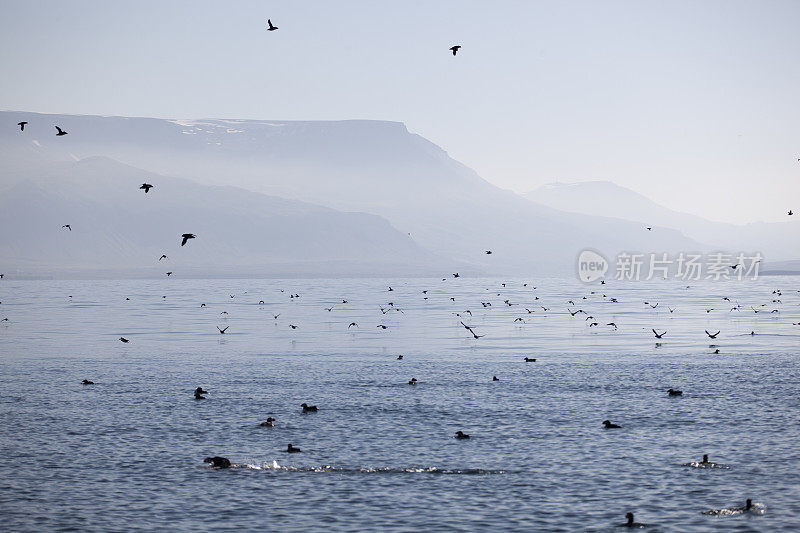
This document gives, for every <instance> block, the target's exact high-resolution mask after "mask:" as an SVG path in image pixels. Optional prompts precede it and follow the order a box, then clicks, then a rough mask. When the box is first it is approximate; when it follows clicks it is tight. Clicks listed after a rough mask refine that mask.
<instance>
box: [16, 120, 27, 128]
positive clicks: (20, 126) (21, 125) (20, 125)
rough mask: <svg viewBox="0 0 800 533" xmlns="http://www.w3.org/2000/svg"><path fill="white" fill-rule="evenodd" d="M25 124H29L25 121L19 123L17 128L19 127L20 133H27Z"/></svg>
mask: <svg viewBox="0 0 800 533" xmlns="http://www.w3.org/2000/svg"><path fill="white" fill-rule="evenodd" d="M25 124H27V122H25V121H24V120H23V121H22V122H17V126H19V131H25Z"/></svg>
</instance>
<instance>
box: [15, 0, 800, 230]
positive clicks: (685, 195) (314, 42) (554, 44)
mask: <svg viewBox="0 0 800 533" xmlns="http://www.w3.org/2000/svg"><path fill="white" fill-rule="evenodd" d="M0 6H1V7H0V71H1V72H2V73H3V74H2V77H0V107H1V108H3V109H6V110H30V111H41V112H54V113H83V114H115V115H132V116H151V117H169V118H201V117H213V118H252V119H290V120H291V119H298V120H300V119H302V120H314V119H350V118H363V119H386V120H396V121H402V122H405V123H406V124H407V125H408V127H409V129H410V130H412V131H414V132H416V133H419V134H421V135H423V136H425V137H427V138H428V139H430V140H432V141H434V142H436V143H437V144H439V145H440V146H442V147H443V148H444V149H445V150H447V151H448V152H449V153H450V155H452V156H453V157H455V158H456V159H458V160H460V161H462V162H464V163H465V164H467V165H469V166H471V167H472V168H474V169H475V170H477V171H478V172H479V173H480V174H481V175H482V176H483V177H484V178H486V179H487V180H489V181H491V182H493V183H495V184H497V185H499V186H502V187H506V188H510V189H514V190H516V191H520V192H524V191H527V190H530V189H533V188H535V187H537V186H539V185H541V184H544V183H548V182H551V181H556V180H558V181H584V180H592V179H609V180H612V181H614V182H616V183H619V184H620V185H624V186H628V187H631V188H633V189H635V190H637V191H638V192H641V193H643V194H645V195H647V196H650V197H651V198H653V199H654V200H656V201H659V202H660V203H663V204H665V205H667V206H668V207H672V208H675V209H679V210H683V211H687V212H693V213H697V214H702V215H705V216H707V217H709V218H712V219H717V220H725V221H738V222H743V221H749V220H758V219H763V220H786V219H788V217H787V216H786V211H787V210H788V209H789V208H792V209H794V210H795V211H798V212H800V162H798V158H799V157H800V131H799V129H798V128H799V126H800V1H797V0H788V1H755V0H752V1H730V0H725V1H684V2H681V1H672V0H671V1H659V2H656V1H641V0H637V1H624V2H620V1H617V2H608V1H596V0H592V1H572V2H561V1H558V2H557V1H551V2H534V1H500V0H499V1H497V2H486V1H480V2H479V1H467V0H458V1H433V0H424V1H402V2H383V1H378V0H369V1H341V2H332V1H330V0H316V1H315V0H305V1H302V2H300V1H284V2H265V1H254V2H244V1H237V2H202V1H197V0H191V1H173V2H168V1H136V2H127V3H124V4H123V3H122V2H108V1H83V2H81V1H69V2H64V1H18V2H11V1H6V0H2V1H1V2H0ZM267 18H271V19H272V21H273V23H274V24H275V25H277V26H278V27H279V28H280V29H279V30H278V31H276V32H267V31H266V29H265V28H266V21H267ZM453 44H460V45H462V46H463V48H462V49H461V51H460V52H459V54H458V56H457V57H453V56H452V55H451V54H450V52H449V51H448V48H449V47H450V46H452V45H453Z"/></svg>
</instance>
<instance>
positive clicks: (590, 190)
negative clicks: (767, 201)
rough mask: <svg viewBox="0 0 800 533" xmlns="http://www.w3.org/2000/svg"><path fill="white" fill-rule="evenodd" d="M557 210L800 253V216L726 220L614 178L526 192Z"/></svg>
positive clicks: (771, 254)
mask: <svg viewBox="0 0 800 533" xmlns="http://www.w3.org/2000/svg"><path fill="white" fill-rule="evenodd" d="M524 196H525V197H526V198H528V199H530V200H532V201H535V202H539V203H541V204H544V205H547V206H549V207H552V208H554V209H560V210H563V211H571V212H575V213H583V214H588V215H596V216H614V217H618V218H622V219H625V220H631V221H636V222H639V223H641V224H645V225H648V226H662V227H667V228H675V229H676V230H679V231H681V232H682V233H683V234H685V235H687V236H689V237H691V238H692V239H694V240H696V241H698V242H701V243H705V245H706V246H707V247H709V248H713V249H721V250H735V251H737V252H756V251H758V252H761V253H762V254H763V255H764V256H765V257H766V258H767V260H769V261H785V260H791V259H796V258H798V257H800V219H797V220H791V219H790V217H788V216H787V219H790V220H787V221H786V222H769V223H767V222H755V223H750V224H742V225H735V224H725V223H722V222H712V221H709V220H706V219H704V218H702V217H699V216H695V215H690V214H686V213H681V212H678V211H673V210H671V209H668V208H666V207H664V206H661V205H659V204H657V203H656V202H654V201H652V200H650V199H649V198H647V197H645V196H642V195H641V194H639V193H637V192H635V191H632V190H631V189H628V188H625V187H620V186H619V185H616V184H614V183H612V182H610V181H586V182H580V183H551V184H548V185H543V186H541V187H539V188H538V189H536V190H534V191H531V192H529V193H527V194H525V195H524Z"/></svg>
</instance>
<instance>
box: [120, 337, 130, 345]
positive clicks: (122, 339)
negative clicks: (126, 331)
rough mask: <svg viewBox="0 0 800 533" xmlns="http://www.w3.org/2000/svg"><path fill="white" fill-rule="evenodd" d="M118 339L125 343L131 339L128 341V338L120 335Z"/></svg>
mask: <svg viewBox="0 0 800 533" xmlns="http://www.w3.org/2000/svg"><path fill="white" fill-rule="evenodd" d="M119 340H121V341H122V342H124V343H126V344H127V343H129V342H131V341H129V340H128V339H126V338H125V337H120V338H119Z"/></svg>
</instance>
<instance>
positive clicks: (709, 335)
mask: <svg viewBox="0 0 800 533" xmlns="http://www.w3.org/2000/svg"><path fill="white" fill-rule="evenodd" d="M706 335H708V338H709V339H716V338H717V335H719V331H718V332H716V333H709V332H708V330H706Z"/></svg>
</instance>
